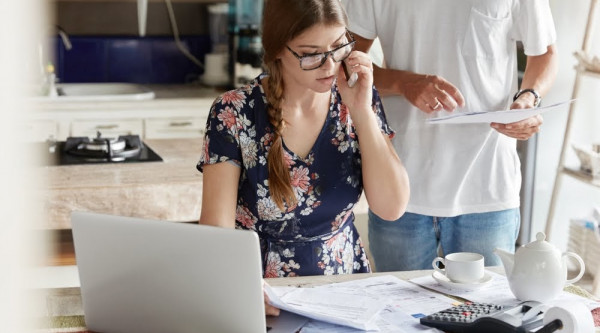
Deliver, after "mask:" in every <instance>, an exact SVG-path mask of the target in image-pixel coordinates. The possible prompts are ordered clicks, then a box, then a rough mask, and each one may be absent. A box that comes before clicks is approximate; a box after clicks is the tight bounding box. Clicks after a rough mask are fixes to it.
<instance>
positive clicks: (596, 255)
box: [567, 219, 600, 277]
mask: <svg viewBox="0 0 600 333" xmlns="http://www.w3.org/2000/svg"><path fill="white" fill-rule="evenodd" d="M567 247H568V249H569V251H571V252H575V253H577V254H579V255H580V256H581V258H582V259H583V261H584V262H585V269H586V272H587V273H588V274H590V275H592V276H593V277H596V275H598V273H600V272H599V268H600V233H599V230H598V224H597V223H594V222H591V221H590V220H585V219H572V220H571V224H570V225H569V242H568V245H567Z"/></svg>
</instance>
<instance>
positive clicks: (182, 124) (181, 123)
mask: <svg viewBox="0 0 600 333" xmlns="http://www.w3.org/2000/svg"><path fill="white" fill-rule="evenodd" d="M169 126H170V127H185V126H192V122H191V121H179V122H175V121H174V122H171V123H170V124H169Z"/></svg>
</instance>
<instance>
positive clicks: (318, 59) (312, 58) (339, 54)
mask: <svg viewBox="0 0 600 333" xmlns="http://www.w3.org/2000/svg"><path fill="white" fill-rule="evenodd" d="M346 33H347V34H348V35H349V36H350V40H351V41H350V42H349V43H346V44H344V45H342V46H339V47H336V48H335V49H333V50H331V51H327V52H323V53H311V54H305V55H302V56H301V55H299V54H298V53H296V52H294V50H292V49H291V48H290V47H289V46H287V45H286V46H285V47H287V49H288V50H290V52H292V54H293V55H294V56H295V57H296V58H298V60H300V68H302V69H303V70H305V71H310V70H313V69H317V68H319V67H321V66H323V64H324V63H325V62H326V61H327V58H328V57H329V55H331V58H332V59H333V61H335V62H340V61H342V60H344V59H346V58H348V56H349V55H350V53H351V52H352V50H353V49H354V44H355V43H356V41H355V40H354V36H352V34H351V33H350V31H347V30H346Z"/></svg>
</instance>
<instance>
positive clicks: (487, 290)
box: [410, 270, 600, 310]
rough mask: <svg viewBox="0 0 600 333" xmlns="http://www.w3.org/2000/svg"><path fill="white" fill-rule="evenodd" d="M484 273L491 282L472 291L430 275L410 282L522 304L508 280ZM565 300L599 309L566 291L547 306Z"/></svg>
mask: <svg viewBox="0 0 600 333" xmlns="http://www.w3.org/2000/svg"><path fill="white" fill-rule="evenodd" d="M486 272H487V273H488V274H490V275H491V276H492V280H491V281H490V282H489V283H488V285H486V286H484V287H482V288H481V289H477V290H472V291H464V290H454V289H448V288H446V287H444V286H442V285H441V284H439V283H438V282H437V281H436V280H435V279H434V278H433V276H431V275H426V276H421V277H418V278H414V279H411V280H410V281H411V282H413V283H416V284H419V285H421V286H423V287H426V288H430V289H433V290H437V291H439V292H442V293H444V294H448V295H454V296H458V297H461V298H464V299H468V300H470V301H473V302H482V303H494V304H501V305H507V306H514V305H517V304H519V303H521V302H522V301H520V300H518V299H516V298H515V296H514V295H513V294H512V291H511V290H510V286H509V285H508V279H507V278H506V277H505V276H504V275H501V274H498V273H494V272H491V271H487V270H486ZM567 300H577V301H580V302H583V303H584V304H585V305H586V306H587V307H588V308H589V309H590V310H593V309H596V308H599V307H600V303H599V302H595V301H593V300H591V299H588V298H585V297H581V296H577V295H574V294H571V293H569V292H566V291H563V292H562V293H561V294H560V295H559V296H558V297H557V298H556V299H555V300H553V301H552V302H549V303H548V305H550V306H552V305H555V304H560V303H561V302H563V301H567Z"/></svg>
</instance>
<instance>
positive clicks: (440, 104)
mask: <svg viewBox="0 0 600 333" xmlns="http://www.w3.org/2000/svg"><path fill="white" fill-rule="evenodd" d="M435 101H436V102H437V103H435V105H434V106H433V107H432V108H431V109H432V110H437V108H439V107H440V106H442V103H440V101H438V99H437V98H436V99H435Z"/></svg>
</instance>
